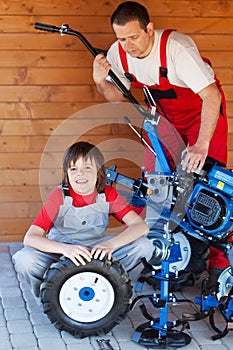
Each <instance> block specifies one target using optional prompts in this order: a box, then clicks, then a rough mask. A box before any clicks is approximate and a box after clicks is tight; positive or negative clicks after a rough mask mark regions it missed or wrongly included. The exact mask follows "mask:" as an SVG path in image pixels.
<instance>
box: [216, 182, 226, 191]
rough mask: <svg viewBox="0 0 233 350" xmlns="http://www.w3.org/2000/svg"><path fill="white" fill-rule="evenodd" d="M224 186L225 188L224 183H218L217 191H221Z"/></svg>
mask: <svg viewBox="0 0 233 350" xmlns="http://www.w3.org/2000/svg"><path fill="white" fill-rule="evenodd" d="M224 186H225V183H224V182H222V181H218V184H217V188H218V189H219V190H223V188H224Z"/></svg>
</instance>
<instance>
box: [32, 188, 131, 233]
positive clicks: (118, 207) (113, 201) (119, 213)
mask: <svg viewBox="0 0 233 350" xmlns="http://www.w3.org/2000/svg"><path fill="white" fill-rule="evenodd" d="M104 193H105V196H106V201H107V202H109V214H110V215H113V216H114V217H115V218H116V219H117V220H118V221H122V219H123V217H124V216H125V215H126V214H127V213H128V212H129V211H131V210H132V208H131V207H130V205H129V204H128V203H127V202H126V201H125V200H124V199H123V198H122V197H121V196H120V195H119V194H118V192H117V191H116V190H115V188H113V187H110V186H105V188H104ZM70 195H71V197H72V199H73V206H74V207H84V206H85V205H88V204H93V203H95V202H96V195H97V191H94V192H93V193H92V194H90V195H87V196H81V195H80V194H77V193H75V192H74V191H73V189H72V188H71V187H70ZM62 204H63V193H62V189H61V188H60V187H57V188H56V189H55V190H54V191H53V192H52V193H51V194H50V195H49V197H48V198H47V200H46V202H45V204H44V206H43V208H42V209H41V211H40V213H39V214H38V215H37V217H36V218H35V220H34V221H33V223H32V224H33V225H36V226H39V227H40V228H42V229H43V230H44V231H47V232H48V231H49V230H50V229H51V227H52V226H53V225H54V222H55V219H56V217H57V214H58V212H59V209H60V206H61V205H62Z"/></svg>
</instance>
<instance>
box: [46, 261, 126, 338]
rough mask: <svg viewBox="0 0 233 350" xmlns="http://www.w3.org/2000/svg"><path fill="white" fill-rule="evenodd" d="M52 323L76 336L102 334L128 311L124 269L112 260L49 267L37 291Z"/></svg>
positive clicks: (70, 262) (59, 264)
mask: <svg viewBox="0 0 233 350" xmlns="http://www.w3.org/2000/svg"><path fill="white" fill-rule="evenodd" d="M40 293H41V294H40V296H41V302H42V304H43V310H44V313H45V314H47V316H48V318H49V320H50V321H51V323H53V324H54V326H55V327H56V328H57V329H59V330H61V331H62V330H63V331H67V332H69V333H70V334H72V335H73V336H75V337H78V338H84V337H87V336H93V335H102V334H105V333H107V332H109V331H110V330H111V329H112V328H113V327H114V326H116V325H117V324H119V323H120V322H121V321H122V320H123V319H124V318H125V317H126V314H127V312H128V311H129V308H130V304H131V297H132V286H131V281H130V279H129V276H128V274H127V272H126V270H125V268H124V267H123V266H122V265H121V264H120V263H119V262H118V260H116V259H114V258H112V259H111V260H107V259H104V260H102V261H101V260H94V259H93V260H91V262H90V263H87V264H86V265H82V266H76V265H74V264H73V262H72V261H71V260H69V259H65V260H61V261H59V262H57V263H54V264H52V265H51V266H50V268H49V269H48V270H47V272H46V273H45V276H44V282H43V283H42V285H41V289H40Z"/></svg>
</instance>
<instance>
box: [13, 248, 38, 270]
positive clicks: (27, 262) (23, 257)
mask: <svg viewBox="0 0 233 350" xmlns="http://www.w3.org/2000/svg"><path fill="white" fill-rule="evenodd" d="M32 261H33V253H32V251H30V249H27V248H26V247H25V248H23V249H21V250H19V251H18V252H16V253H15V254H14V255H13V263H14V265H15V269H16V271H17V272H18V273H21V274H24V273H25V272H26V271H28V269H30V266H31V262H32Z"/></svg>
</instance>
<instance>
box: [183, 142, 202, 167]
mask: <svg viewBox="0 0 233 350" xmlns="http://www.w3.org/2000/svg"><path fill="white" fill-rule="evenodd" d="M207 155H208V147H207V146H205V147H200V146H198V145H197V144H195V145H193V146H190V147H187V148H186V149H185V150H184V151H183V152H182V159H183V160H182V169H183V170H186V171H187V172H188V173H190V172H194V171H196V170H197V169H201V168H202V167H203V166H204V164H205V160H206V157H207Z"/></svg>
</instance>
